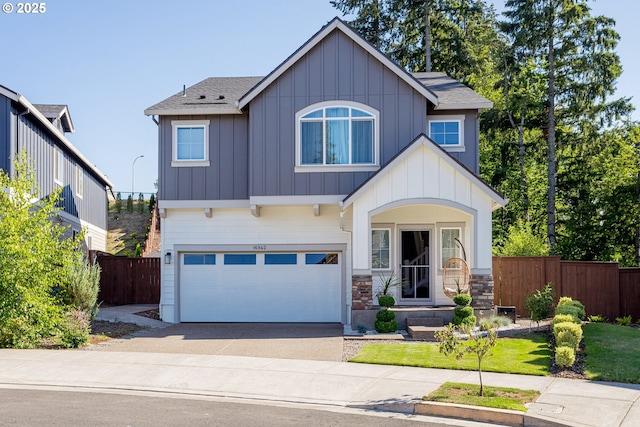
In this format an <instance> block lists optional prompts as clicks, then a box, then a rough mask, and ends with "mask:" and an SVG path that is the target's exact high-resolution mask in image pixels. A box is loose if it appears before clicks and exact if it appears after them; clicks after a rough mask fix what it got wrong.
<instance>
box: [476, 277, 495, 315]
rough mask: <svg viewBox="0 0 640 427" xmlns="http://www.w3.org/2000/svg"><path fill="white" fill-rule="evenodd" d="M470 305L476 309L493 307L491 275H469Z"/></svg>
mask: <svg viewBox="0 0 640 427" xmlns="http://www.w3.org/2000/svg"><path fill="white" fill-rule="evenodd" d="M470 285H471V298H473V299H472V301H471V306H472V307H473V308H477V309H491V308H493V275H491V274H472V275H471V281H470Z"/></svg>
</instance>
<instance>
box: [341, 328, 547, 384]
mask: <svg viewBox="0 0 640 427" xmlns="http://www.w3.org/2000/svg"><path fill="white" fill-rule="evenodd" d="M349 362H356V363H372V364H379V365H400V366H418V367H423V368H442V369H462V370H469V371H475V370H477V369H478V359H477V357H476V356H475V355H474V354H467V355H465V356H464V357H463V358H462V359H460V360H456V358H455V357H454V356H445V355H444V354H441V353H440V352H439V351H438V343H413V344H368V345H366V346H364V347H363V348H362V350H361V351H360V353H358V354H357V355H356V356H355V357H354V358H352V359H351V360H349ZM550 364H551V351H550V350H549V344H548V342H547V337H546V336H545V335H542V334H531V335H528V336H527V337H526V338H500V339H499V340H498V341H497V344H496V346H495V347H494V348H493V349H492V350H491V354H490V355H489V356H487V357H485V358H484V359H483V361H482V370H483V371H487V372H504V373H512V374H526V375H547V374H548V370H549V365H550Z"/></svg>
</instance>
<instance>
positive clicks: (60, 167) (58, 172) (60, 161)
mask: <svg viewBox="0 0 640 427" xmlns="http://www.w3.org/2000/svg"><path fill="white" fill-rule="evenodd" d="M63 171H64V154H62V150H58V149H56V150H55V152H54V155H53V182H55V183H56V184H58V185H63V182H64V174H63Z"/></svg>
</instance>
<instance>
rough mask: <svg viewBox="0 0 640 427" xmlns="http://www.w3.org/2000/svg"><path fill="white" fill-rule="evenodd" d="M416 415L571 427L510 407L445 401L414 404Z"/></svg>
mask: <svg viewBox="0 0 640 427" xmlns="http://www.w3.org/2000/svg"><path fill="white" fill-rule="evenodd" d="M413 413H414V414H415V415H429V416H433V417H442V418H458V419H462V420H467V421H476V422H483V423H491V424H499V425H505V426H513V427H570V426H575V425H576V424H566V423H564V422H559V421H556V420H552V419H549V418H547V417H539V416H532V415H531V414H527V413H526V412H520V411H512V410H508V409H494V408H486V407H482V406H470V405H456V404H453V403H444V402H420V403H416V404H415V405H414V409H413Z"/></svg>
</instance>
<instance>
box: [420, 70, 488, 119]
mask: <svg viewBox="0 0 640 427" xmlns="http://www.w3.org/2000/svg"><path fill="white" fill-rule="evenodd" d="M411 75H412V76H413V77H414V78H416V79H417V80H418V81H419V82H420V83H422V84H423V85H424V86H425V87H426V88H427V89H429V90H430V91H431V92H433V93H434V94H435V95H436V96H437V97H438V105H436V110H440V109H445V110H446V109H449V110H451V109H465V108H491V107H492V106H493V104H492V102H491V101H489V100H488V99H487V98H485V97H484V96H482V95H480V94H478V93H476V92H474V91H473V90H472V89H471V88H469V87H467V86H465V85H463V84H462V83H460V82H459V81H457V80H455V79H452V78H451V77H449V76H447V75H446V74H444V73H440V72H430V73H426V72H423V73H412V74H411Z"/></svg>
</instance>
